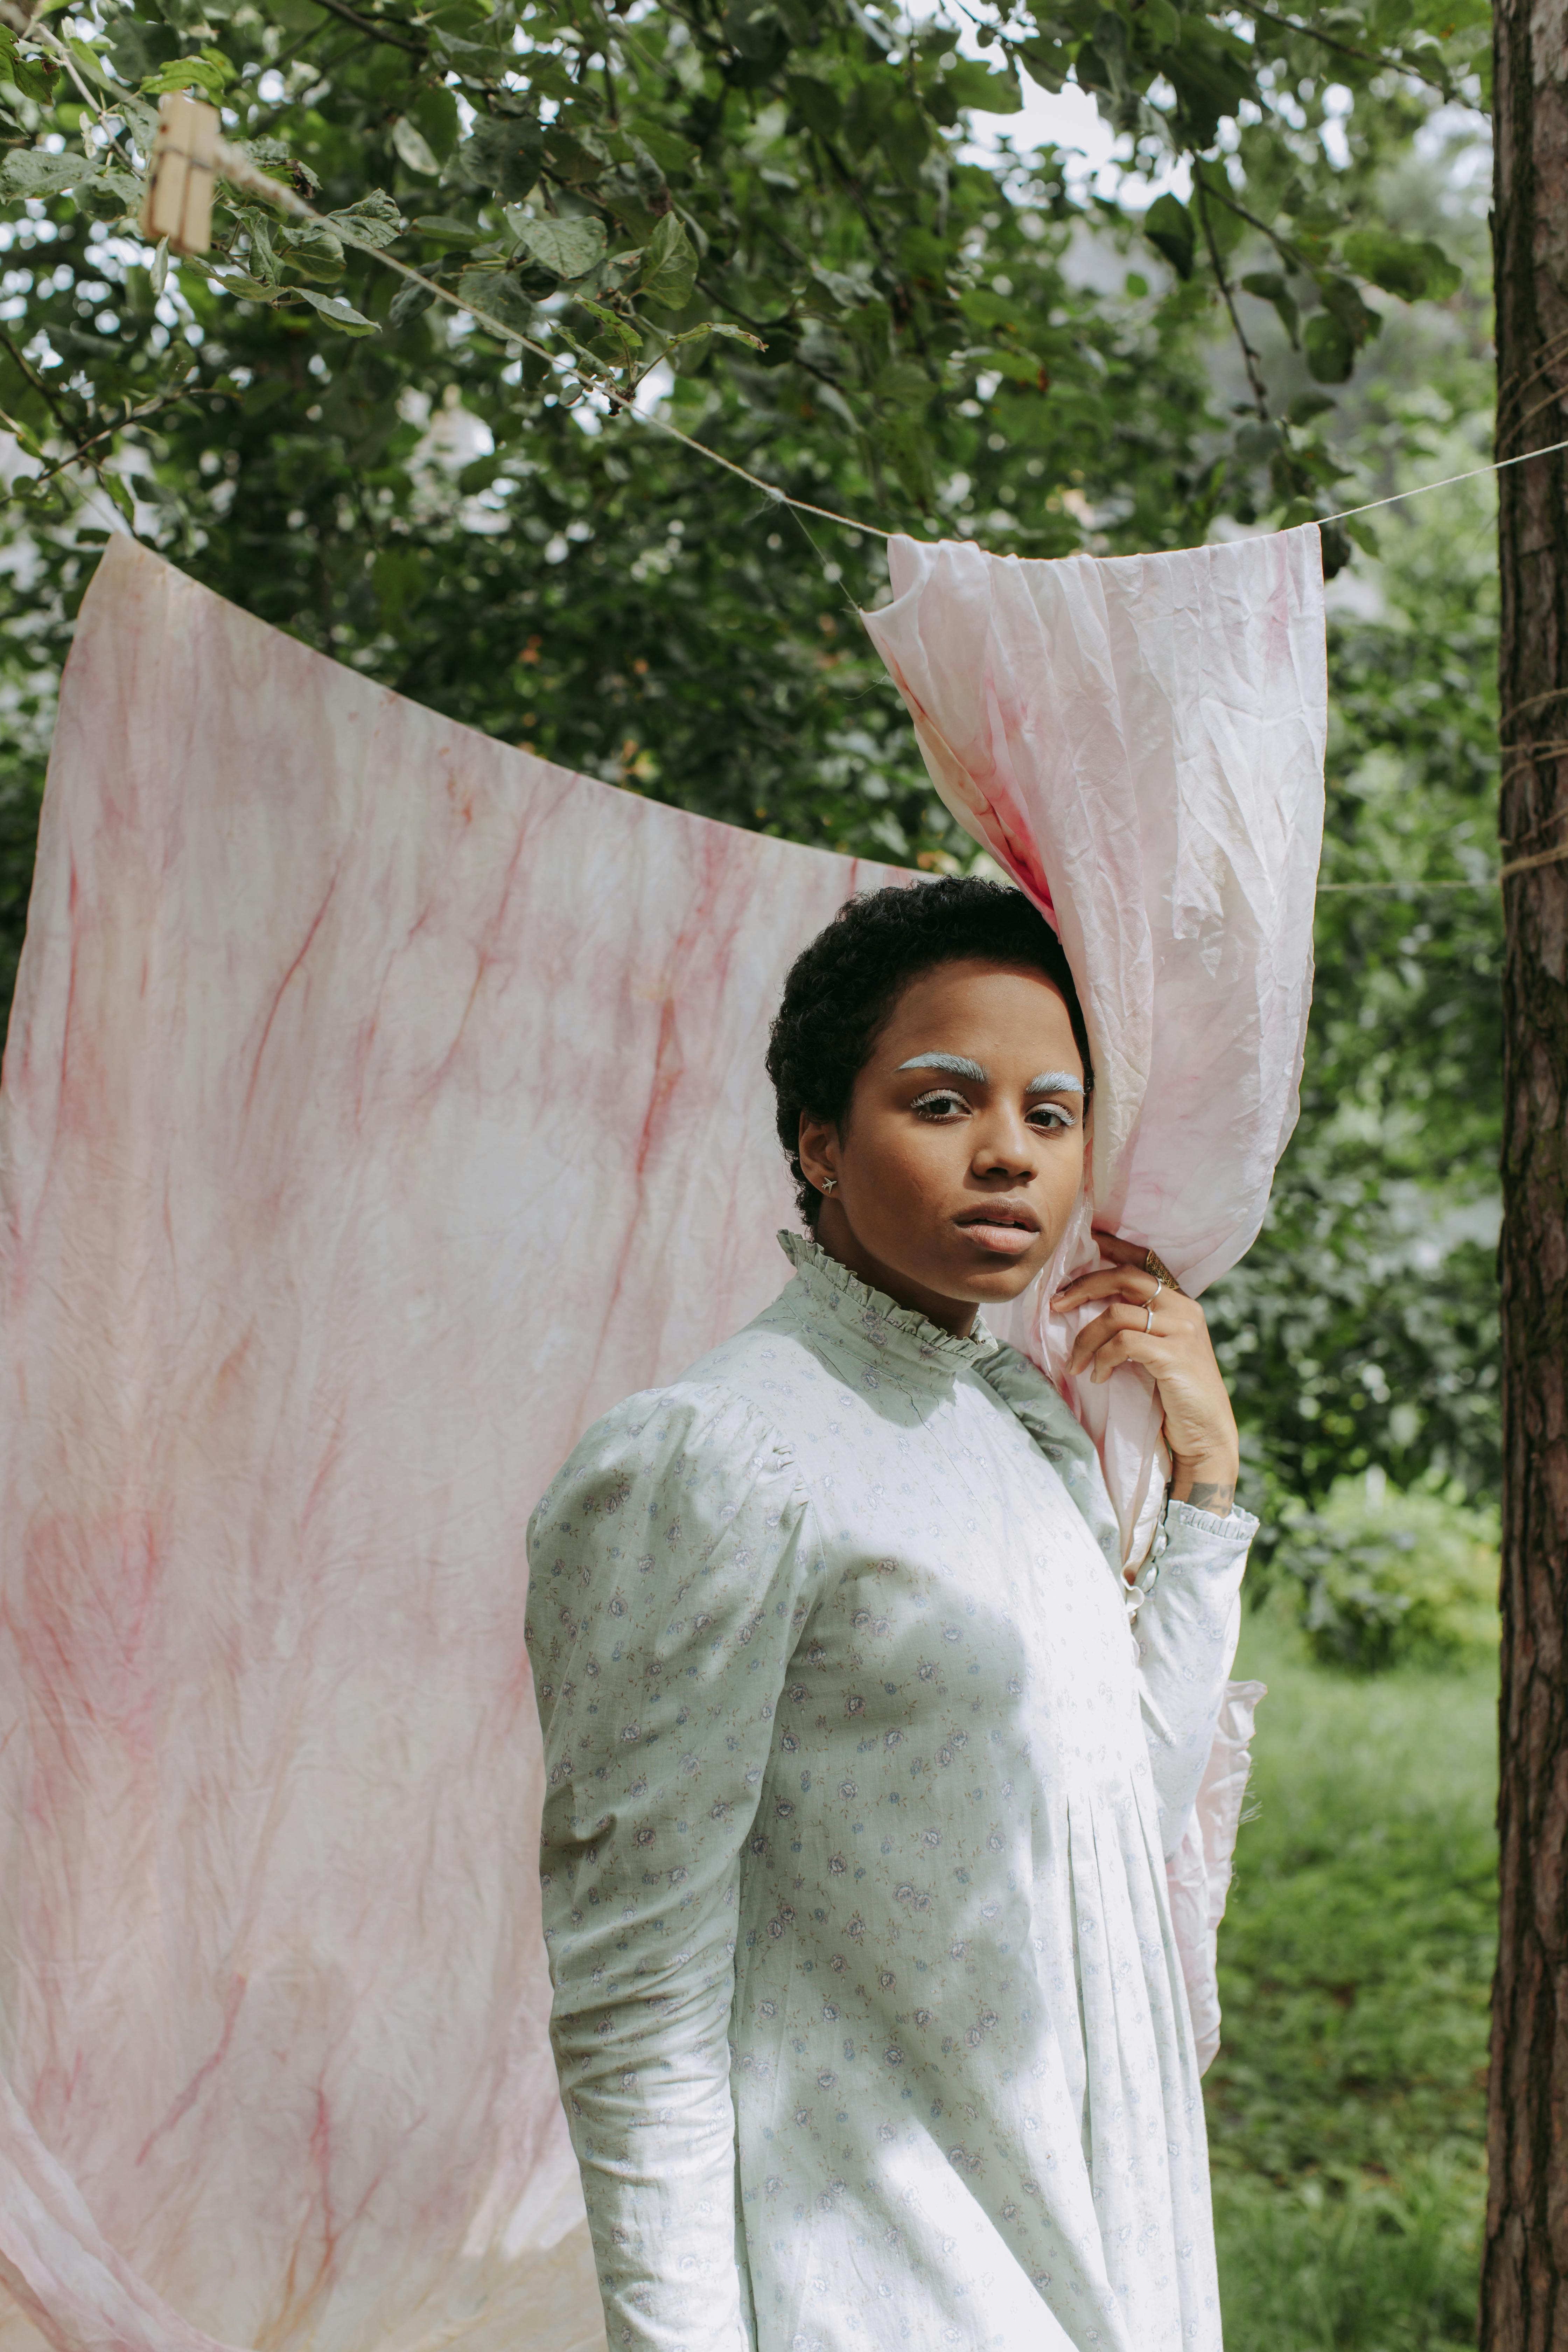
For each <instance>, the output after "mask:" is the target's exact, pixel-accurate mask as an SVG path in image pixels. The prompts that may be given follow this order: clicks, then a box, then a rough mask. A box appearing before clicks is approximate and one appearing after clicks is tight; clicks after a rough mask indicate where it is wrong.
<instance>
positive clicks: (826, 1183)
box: [816, 1176, 838, 1192]
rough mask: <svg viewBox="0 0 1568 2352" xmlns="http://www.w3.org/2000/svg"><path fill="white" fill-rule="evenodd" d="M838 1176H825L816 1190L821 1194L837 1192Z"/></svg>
mask: <svg viewBox="0 0 1568 2352" xmlns="http://www.w3.org/2000/svg"><path fill="white" fill-rule="evenodd" d="M837 1184H838V1179H837V1176H825V1177H824V1178H823V1180H822V1181H821V1183H820V1184H819V1185H818V1186H817V1188H816V1189H817V1191H818V1192H834V1191H836V1190H837Z"/></svg>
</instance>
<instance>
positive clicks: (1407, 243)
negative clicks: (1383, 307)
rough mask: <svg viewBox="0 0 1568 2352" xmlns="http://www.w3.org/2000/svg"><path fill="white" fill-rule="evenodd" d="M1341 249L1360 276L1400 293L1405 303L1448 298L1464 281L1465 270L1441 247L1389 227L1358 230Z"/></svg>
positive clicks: (1400, 297) (1440, 300) (1374, 284)
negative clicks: (1392, 230) (1399, 234)
mask: <svg viewBox="0 0 1568 2352" xmlns="http://www.w3.org/2000/svg"><path fill="white" fill-rule="evenodd" d="M1341 249H1342V252H1343V254H1344V257H1345V259H1346V260H1347V261H1348V262H1349V264H1350V266H1351V268H1352V269H1353V270H1354V271H1355V272H1356V274H1357V276H1358V277H1361V278H1368V279H1370V281H1371V282H1372V284H1373V286H1381V287H1382V289H1383V290H1384V293H1385V294H1397V295H1398V297H1399V299H1400V300H1401V301H1402V302H1419V301H1422V300H1423V299H1425V300H1427V301H1432V302H1443V301H1447V298H1448V296H1449V295H1450V294H1453V293H1456V292H1457V291H1458V289H1459V287H1460V286H1461V285H1462V284H1463V283H1464V273H1463V271H1462V270H1460V269H1458V268H1456V266H1455V265H1454V263H1453V262H1451V261H1450V260H1449V259H1448V257H1447V254H1446V253H1445V252H1444V251H1443V248H1442V247H1441V246H1437V245H1432V244H1430V243H1423V244H1419V245H1417V244H1414V243H1412V241H1411V240H1410V239H1409V238H1408V237H1403V236H1394V235H1393V234H1392V232H1391V231H1389V230H1387V229H1378V228H1369V229H1356V230H1354V231H1352V234H1351V235H1350V236H1347V237H1346V238H1345V240H1344V243H1343V245H1342V248H1341Z"/></svg>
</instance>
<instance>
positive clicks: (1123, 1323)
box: [1051, 1233, 1241, 1517]
mask: <svg viewBox="0 0 1568 2352" xmlns="http://www.w3.org/2000/svg"><path fill="white" fill-rule="evenodd" d="M1094 1238H1095V1240H1096V1241H1097V1242H1098V1243H1099V1244H1100V1255H1101V1256H1102V1257H1109V1258H1114V1259H1115V1261H1116V1263H1115V1265H1111V1266H1107V1267H1105V1268H1104V1269H1103V1270H1102V1271H1101V1272H1100V1273H1099V1274H1084V1275H1079V1276H1078V1277H1077V1278H1076V1280H1074V1281H1072V1282H1068V1283H1067V1284H1065V1285H1064V1286H1063V1287H1062V1288H1061V1289H1060V1290H1058V1292H1057V1295H1056V1297H1054V1298H1053V1299H1052V1301H1051V1306H1052V1307H1053V1309H1055V1310H1057V1311H1058V1312H1059V1313H1066V1312H1067V1311H1068V1309H1069V1308H1071V1307H1088V1306H1090V1305H1092V1304H1093V1303H1095V1302H1096V1301H1098V1300H1101V1299H1103V1300H1104V1302H1105V1313H1104V1314H1103V1315H1100V1316H1097V1317H1096V1318H1095V1320H1094V1321H1093V1322H1092V1323H1086V1324H1085V1325H1084V1327H1083V1329H1082V1330H1081V1331H1080V1332H1079V1335H1078V1338H1077V1339H1075V1340H1074V1341H1073V1349H1072V1355H1071V1358H1070V1359H1069V1361H1068V1370H1069V1371H1072V1372H1082V1371H1084V1370H1087V1369H1088V1367H1089V1365H1090V1364H1092V1365H1093V1367H1094V1370H1093V1371H1092V1373H1090V1378H1091V1380H1094V1381H1108V1380H1109V1379H1110V1375H1111V1373H1112V1372H1113V1371H1114V1370H1115V1369H1116V1367H1117V1365H1118V1364H1142V1365H1143V1366H1144V1367H1145V1368H1146V1369H1147V1370H1149V1371H1150V1372H1152V1374H1153V1376H1154V1379H1155V1381H1157V1382H1158V1384H1159V1390H1160V1408H1161V1411H1162V1412H1163V1414H1164V1417H1165V1444H1167V1446H1168V1447H1169V1448H1170V1452H1171V1493H1172V1495H1173V1497H1174V1499H1175V1500H1176V1501H1177V1502H1179V1503H1192V1504H1194V1506H1195V1507H1196V1508H1197V1509H1199V1510H1202V1511H1215V1512H1218V1513H1219V1514H1220V1515H1221V1517H1223V1516H1224V1515H1225V1514H1226V1512H1227V1511H1229V1509H1230V1508H1231V1507H1232V1505H1233V1503H1234V1502H1235V1500H1236V1480H1237V1469H1238V1467H1239V1465H1240V1458H1241V1457H1240V1448H1239V1444H1238V1442H1237V1433H1236V1415H1235V1414H1234V1413H1233V1412H1232V1411H1231V1409H1230V1398H1229V1396H1228V1394H1227V1393H1226V1385H1225V1381H1224V1380H1223V1379H1222V1378H1221V1376H1220V1369H1219V1366H1218V1364H1216V1363H1215V1352H1214V1343H1213V1341H1212V1340H1211V1339H1210V1338H1209V1327H1208V1324H1207V1323H1206V1321H1205V1318H1204V1310H1203V1308H1202V1307H1200V1306H1199V1305H1198V1302H1197V1300H1196V1299H1195V1298H1189V1297H1187V1296H1186V1294H1185V1293H1184V1291H1180V1290H1173V1289H1172V1287H1171V1286H1170V1284H1169V1283H1168V1282H1167V1283H1161V1282H1160V1281H1159V1280H1158V1279H1157V1278H1156V1276H1153V1275H1152V1274H1150V1273H1149V1272H1147V1270H1146V1269H1145V1267H1144V1264H1143V1255H1144V1254H1143V1252H1142V1249H1141V1248H1140V1247H1139V1246H1138V1244H1136V1243H1135V1242H1124V1241H1122V1240H1121V1239H1120V1238H1119V1237H1118V1236H1117V1235H1116V1234H1102V1233H1097V1234H1095V1237H1094ZM1151 1309H1152V1318H1151V1312H1150V1310H1151Z"/></svg>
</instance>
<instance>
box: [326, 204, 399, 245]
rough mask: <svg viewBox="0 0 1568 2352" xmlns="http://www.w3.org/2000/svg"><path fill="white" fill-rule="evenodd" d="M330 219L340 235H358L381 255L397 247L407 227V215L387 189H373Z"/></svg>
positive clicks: (330, 215) (329, 216)
mask: <svg viewBox="0 0 1568 2352" xmlns="http://www.w3.org/2000/svg"><path fill="white" fill-rule="evenodd" d="M327 218H328V220H329V221H330V222H331V226H332V227H333V228H334V229H336V230H338V231H339V232H340V234H343V235H347V236H357V237H359V238H360V239H361V240H362V242H363V243H364V244H365V245H371V246H374V247H375V249H376V251H377V252H378V253H379V252H381V251H382V250H383V249H384V247H387V246H389V245H394V244H395V243H396V241H397V239H398V238H399V237H400V236H402V235H403V231H404V227H405V222H404V218H403V215H402V214H401V213H400V212H399V211H398V209H397V206H396V205H395V202H394V200H393V199H392V197H391V196H389V195H388V194H386V191H385V190H384V188H372V190H371V191H370V194H368V195H365V196H361V197H359V198H358V199H357V200H356V201H355V202H354V203H353V204H352V205H348V206H347V207H346V208H345V209H344V210H343V211H342V212H337V213H329V214H328V215H327Z"/></svg>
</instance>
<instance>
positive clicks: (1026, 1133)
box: [970, 1105, 1036, 1184]
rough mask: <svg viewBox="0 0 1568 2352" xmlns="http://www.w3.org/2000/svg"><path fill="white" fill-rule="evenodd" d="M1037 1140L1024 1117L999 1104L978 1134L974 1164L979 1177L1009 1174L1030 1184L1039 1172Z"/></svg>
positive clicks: (972, 1164) (975, 1143)
mask: <svg viewBox="0 0 1568 2352" xmlns="http://www.w3.org/2000/svg"><path fill="white" fill-rule="evenodd" d="M1035 1141H1036V1139H1035V1135H1034V1131H1033V1129H1031V1128H1030V1127H1029V1126H1028V1124H1027V1122H1026V1120H1025V1119H1024V1118H1023V1117H1022V1116H1021V1115H1020V1114H1019V1113H1018V1112H1017V1111H1016V1110H1010V1109H1007V1108H1005V1107H1003V1106H1001V1105H998V1106H997V1107H996V1108H994V1109H993V1110H992V1111H991V1113H990V1114H989V1116H988V1117H987V1118H985V1119H984V1123H983V1125H982V1127H981V1130H980V1133H979V1134H978V1135H977V1136H976V1138H975V1140H974V1157H973V1160H972V1161H971V1163H970V1165H971V1166H972V1168H973V1171H974V1173H975V1175H976V1176H977V1177H990V1178H993V1179H994V1178H996V1177H998V1176H1005V1178H1006V1179H1007V1181H1008V1182H1009V1183H1015V1184H1018V1183H1023V1184H1026V1183H1028V1182H1029V1181H1030V1180H1031V1178H1032V1177H1033V1176H1034V1174H1035Z"/></svg>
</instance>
